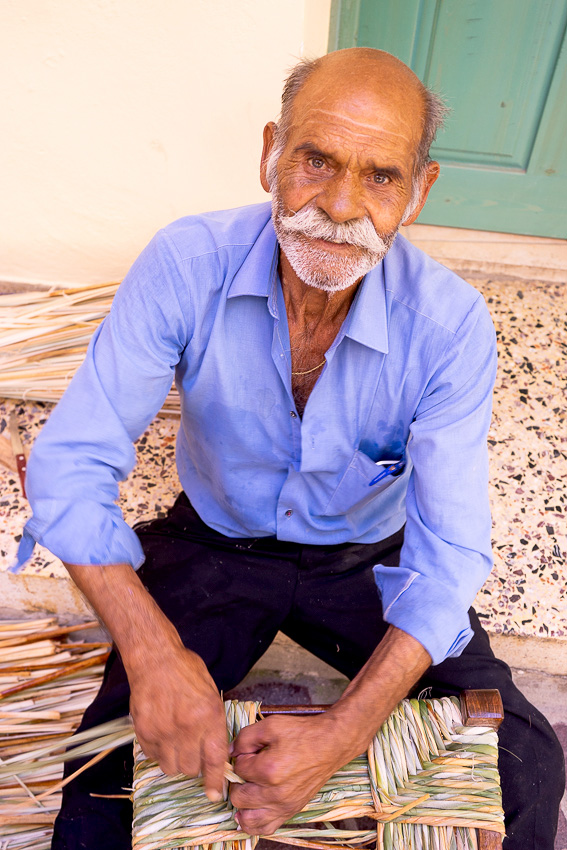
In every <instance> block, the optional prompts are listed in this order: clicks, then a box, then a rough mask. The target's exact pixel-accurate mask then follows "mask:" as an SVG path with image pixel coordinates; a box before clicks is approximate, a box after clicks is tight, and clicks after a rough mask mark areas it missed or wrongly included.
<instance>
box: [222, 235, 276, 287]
mask: <svg viewBox="0 0 567 850" xmlns="http://www.w3.org/2000/svg"><path fill="white" fill-rule="evenodd" d="M277 249H278V241H277V239H276V234H275V231H274V226H273V224H272V219H271V218H269V219H268V221H267V222H266V224H265V225H264V227H263V228H262V230H261V231H260V233H259V235H258V238H257V239H256V241H255V242H254V243H253V245H252V247H251V248H250V251H249V252H248V254H247V256H246V259H245V260H244V262H243V263H242V265H241V266H240V268H239V269H238V271H237V272H236V274H235V275H234V278H233V280H232V283H231V284H230V287H229V291H228V295H227V298H235V297H237V296H239V295H257V296H259V297H264V298H269V296H270V294H271V291H272V286H273V280H274V272H275V268H276V266H277V261H278V250H277Z"/></svg>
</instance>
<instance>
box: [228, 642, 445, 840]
mask: <svg viewBox="0 0 567 850" xmlns="http://www.w3.org/2000/svg"><path fill="white" fill-rule="evenodd" d="M430 664H431V658H430V656H429V654H428V653H427V651H426V650H425V649H424V648H423V647H422V646H421V644H420V643H418V641H416V640H415V638H413V637H411V636H410V635H408V634H406V633H405V632H402V631H401V630H400V629H397V628H396V627H395V626H389V628H388V631H387V632H386V635H385V636H384V638H383V639H382V640H381V642H380V643H379V644H378V646H377V647H376V649H375V650H374V652H373V654H372V655H371V657H370V658H369V659H368V661H367V662H366V664H365V665H364V667H363V668H362V670H361V671H360V673H358V675H357V676H356V677H355V678H354V679H353V680H352V682H351V683H350V684H349V685H348V687H347V689H346V690H345V692H344V694H343V695H342V697H341V698H340V699H339V700H338V702H336V703H335V704H334V705H333V706H332V707H330V708H329V710H328V711H327V712H325V714H321V715H318V716H315V717H269V718H268V719H267V720H262V721H261V722H260V723H257V724H255V725H254V726H248V727H246V728H245V729H243V730H242V731H241V732H240V734H239V735H238V738H237V739H236V741H235V742H234V743H233V745H232V754H233V755H234V756H235V769H236V772H237V773H238V775H239V776H241V777H242V779H245V780H246V783H245V784H244V785H238V786H234V787H233V789H232V791H231V800H232V803H233V805H234V806H236V807H237V808H238V809H239V812H238V819H239V821H240V824H241V826H242V828H243V829H244V830H246V832H247V833H248V834H249V835H270V834H271V833H273V832H274V831H275V830H276V829H277V828H278V826H280V825H281V824H282V823H284V822H285V821H286V820H289V818H290V817H291V816H292V815H294V814H295V813H296V812H299V811H301V809H302V808H303V807H304V806H305V804H306V803H307V802H308V801H309V800H310V799H311V798H312V797H313V796H314V794H316V793H317V792H318V791H319V790H320V789H321V788H322V786H323V785H324V784H325V782H326V781H327V780H328V779H329V778H330V777H331V776H332V775H333V774H334V773H335V772H336V771H337V770H338V769H339V768H340V767H342V766H343V765H345V764H348V762H349V761H352V759H353V758H356V756H358V755H360V754H361V753H364V752H366V749H367V747H368V745H369V743H370V741H371V739H372V737H373V735H374V734H375V733H376V731H377V730H378V729H379V728H380V726H381V725H382V723H383V722H384V721H385V720H386V719H387V717H388V716H389V715H390V714H391V712H392V711H393V709H394V708H395V707H396V705H397V704H398V702H399V701H400V700H401V699H403V697H405V696H406V694H407V693H408V691H409V690H410V688H411V687H412V686H413V685H414V684H415V682H417V680H418V679H419V677H420V676H421V675H422V674H423V673H424V672H425V670H427V668H428V667H429V665H430Z"/></svg>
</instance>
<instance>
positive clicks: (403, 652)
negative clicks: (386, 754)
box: [330, 626, 431, 758]
mask: <svg viewBox="0 0 567 850" xmlns="http://www.w3.org/2000/svg"><path fill="white" fill-rule="evenodd" d="M430 665H431V657H430V655H429V653H428V652H427V651H426V650H425V649H424V648H423V646H422V645H421V644H420V643H419V641H417V640H416V639H415V638H413V637H411V635H409V634H407V633H406V632H403V631H401V630H400V629H398V628H396V627H395V626H389V628H388V631H387V632H386V635H385V636H384V638H383V639H382V640H381V641H380V643H379V644H378V646H377V647H376V649H375V650H374V652H373V653H372V655H371V656H370V658H369V659H368V661H367V662H366V664H365V665H364V667H363V668H362V669H361V670H360V672H359V673H358V675H357V676H356V677H355V678H354V679H353V680H352V682H350V684H349V685H348V687H347V688H346V690H345V692H344V694H343V695H342V697H341V698H340V699H339V700H338V702H336V703H335V705H334V706H333V708H332V709H331V710H330V711H331V713H332V715H333V716H334V720H335V722H336V724H337V728H338V735H339V736H340V738H339V739H340V740H344V741H348V743H349V750H350V754H349V755H348V757H349V758H354V757H355V756H357V755H359V754H360V753H362V752H365V750H366V748H367V747H368V745H369V743H370V741H371V739H372V737H373V735H374V734H375V733H376V731H377V730H378V729H379V728H380V726H381V725H382V723H384V721H385V720H386V719H387V718H388V717H389V715H390V714H391V713H392V711H393V709H394V708H395V707H396V705H397V704H398V703H399V701H400V700H401V699H403V698H404V697H406V696H407V694H408V692H409V691H410V690H411V688H412V687H413V686H414V685H415V683H416V682H417V681H418V679H419V678H420V677H421V676H422V675H423V673H424V672H425V671H426V670H427V669H428V667H430Z"/></svg>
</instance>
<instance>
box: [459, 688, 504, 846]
mask: <svg viewBox="0 0 567 850" xmlns="http://www.w3.org/2000/svg"><path fill="white" fill-rule="evenodd" d="M461 712H462V715H463V720H464V724H465V726H490V727H491V728H492V729H498V727H499V726H500V724H501V723H502V721H503V720H504V708H503V706H502V698H501V697H500V692H499V691H496V690H484V691H481V690H478V691H463V693H462V694H461ZM478 850H502V836H501V835H500V833H498V832H492V831H491V830H488V829H479V830H478Z"/></svg>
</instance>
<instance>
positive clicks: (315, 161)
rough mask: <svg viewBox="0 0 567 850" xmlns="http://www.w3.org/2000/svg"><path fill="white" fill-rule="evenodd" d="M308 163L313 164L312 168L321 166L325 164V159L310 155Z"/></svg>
mask: <svg viewBox="0 0 567 850" xmlns="http://www.w3.org/2000/svg"><path fill="white" fill-rule="evenodd" d="M309 164H310V165H312V166H313V168H323V167H324V166H325V160H324V159H323V157H321V156H312V157H311V158H310V160H309Z"/></svg>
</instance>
